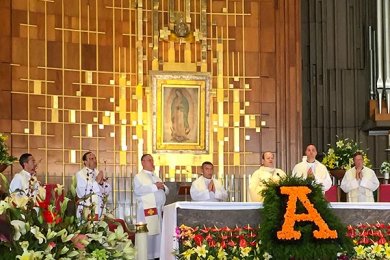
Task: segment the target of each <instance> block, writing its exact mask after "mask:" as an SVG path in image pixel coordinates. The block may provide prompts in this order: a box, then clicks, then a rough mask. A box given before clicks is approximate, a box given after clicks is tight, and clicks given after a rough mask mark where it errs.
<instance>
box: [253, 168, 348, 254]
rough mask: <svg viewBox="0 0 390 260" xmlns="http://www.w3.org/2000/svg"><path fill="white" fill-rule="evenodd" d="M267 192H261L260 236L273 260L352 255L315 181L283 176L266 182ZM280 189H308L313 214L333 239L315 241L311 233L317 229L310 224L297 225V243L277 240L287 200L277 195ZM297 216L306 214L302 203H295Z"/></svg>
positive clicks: (298, 223)
mask: <svg viewBox="0 0 390 260" xmlns="http://www.w3.org/2000/svg"><path fill="white" fill-rule="evenodd" d="M266 186H267V187H266V189H264V190H263V191H262V195H263V197H264V204H263V206H264V208H263V211H262V219H263V221H262V223H261V229H260V232H259V235H260V239H261V243H262V248H263V249H264V250H265V251H266V252H268V253H269V254H270V255H272V257H273V259H310V260H311V259H335V256H336V255H339V256H340V255H352V254H353V252H354V249H353V244H352V240H351V239H349V238H347V237H346V228H345V227H344V225H343V224H342V223H341V222H340V220H339V219H338V218H337V217H336V216H335V215H334V214H333V213H332V211H331V210H330V209H329V208H328V206H329V203H328V202H327V201H326V200H325V198H324V196H323V193H322V189H321V186H320V185H318V184H316V183H315V182H314V179H312V178H308V179H302V178H297V177H293V176H290V175H288V176H286V177H284V178H282V179H281V180H280V181H279V182H273V181H270V182H266ZM281 186H307V187H308V188H309V189H311V193H310V194H308V198H309V200H310V201H311V203H313V204H314V205H315V208H316V210H317V211H318V212H319V214H320V215H321V217H322V218H323V219H324V220H325V222H326V223H327V224H328V226H329V228H330V229H332V230H336V231H337V233H338V238H336V239H315V238H314V237H313V230H316V229H318V228H317V226H316V225H315V224H314V223H312V222H304V221H303V222H296V223H295V226H294V229H295V230H297V231H301V233H302V237H301V238H300V239H299V240H279V239H278V238H277V232H278V231H280V230H281V229H282V225H283V223H284V215H285V212H286V207H287V200H288V196H285V195H281V194H280V187H281ZM296 213H297V214H302V213H307V211H306V209H305V208H304V206H303V205H302V203H301V202H300V201H299V200H298V201H297V209H296Z"/></svg>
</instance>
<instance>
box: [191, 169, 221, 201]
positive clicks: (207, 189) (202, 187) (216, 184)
mask: <svg viewBox="0 0 390 260" xmlns="http://www.w3.org/2000/svg"><path fill="white" fill-rule="evenodd" d="M213 171H214V166H213V164H212V163H211V162H204V163H202V176H199V178H198V179H196V180H195V181H193V182H192V184H191V189H190V194H191V199H192V200H193V201H213V202H216V201H225V200H226V199H227V197H228V194H227V191H226V190H225V188H224V187H223V185H222V183H221V182H220V181H219V180H217V179H215V178H213Z"/></svg>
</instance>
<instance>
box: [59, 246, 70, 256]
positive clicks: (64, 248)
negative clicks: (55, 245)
mask: <svg viewBox="0 0 390 260" xmlns="http://www.w3.org/2000/svg"><path fill="white" fill-rule="evenodd" d="M68 251H69V248H68V247H66V246H64V247H63V248H62V250H61V252H60V255H63V254H66V253H67V252H68Z"/></svg>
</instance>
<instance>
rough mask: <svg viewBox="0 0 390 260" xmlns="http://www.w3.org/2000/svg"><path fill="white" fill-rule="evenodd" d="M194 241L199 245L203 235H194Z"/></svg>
mask: <svg viewBox="0 0 390 260" xmlns="http://www.w3.org/2000/svg"><path fill="white" fill-rule="evenodd" d="M194 241H195V244H196V245H197V246H200V245H201V244H202V242H203V237H202V236H201V235H195V237H194Z"/></svg>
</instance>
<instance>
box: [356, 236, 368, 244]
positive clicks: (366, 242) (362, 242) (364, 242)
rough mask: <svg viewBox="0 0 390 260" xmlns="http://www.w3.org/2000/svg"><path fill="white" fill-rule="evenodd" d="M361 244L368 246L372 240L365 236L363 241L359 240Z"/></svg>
mask: <svg viewBox="0 0 390 260" xmlns="http://www.w3.org/2000/svg"><path fill="white" fill-rule="evenodd" d="M359 244H362V245H368V244H370V239H368V238H367V237H366V236H364V237H362V239H360V240H359Z"/></svg>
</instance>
